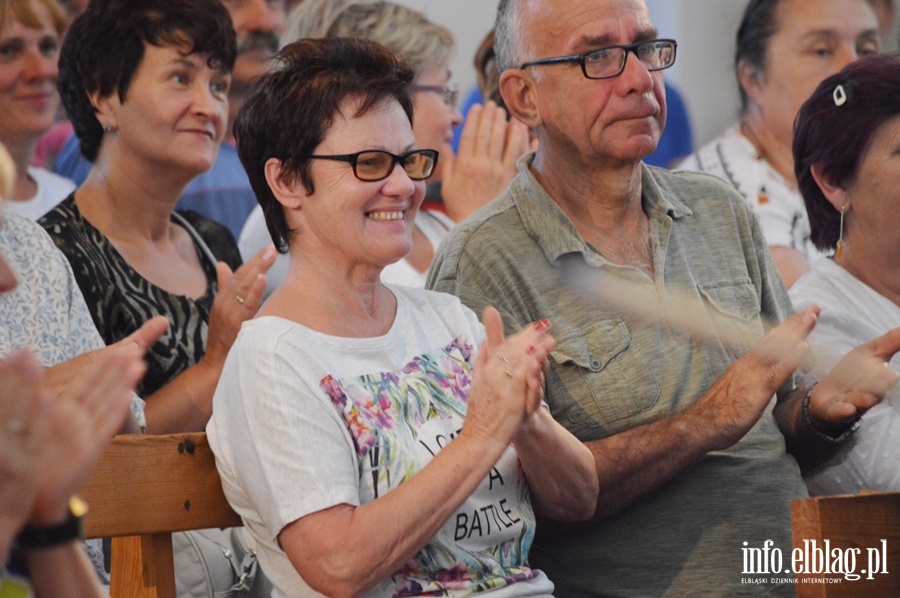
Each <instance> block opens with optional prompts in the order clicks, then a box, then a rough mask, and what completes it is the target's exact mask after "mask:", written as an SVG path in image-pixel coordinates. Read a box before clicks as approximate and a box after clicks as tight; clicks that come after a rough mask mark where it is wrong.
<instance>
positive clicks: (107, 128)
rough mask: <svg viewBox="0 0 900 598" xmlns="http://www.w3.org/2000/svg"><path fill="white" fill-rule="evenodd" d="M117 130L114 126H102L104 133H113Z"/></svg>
mask: <svg viewBox="0 0 900 598" xmlns="http://www.w3.org/2000/svg"><path fill="white" fill-rule="evenodd" d="M117 129H118V127H116V126H115V125H103V132H104V133H113V132H115V131H116V130H117Z"/></svg>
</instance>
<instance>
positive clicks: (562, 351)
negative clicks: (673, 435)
mask: <svg viewBox="0 0 900 598" xmlns="http://www.w3.org/2000/svg"><path fill="white" fill-rule="evenodd" d="M553 333H554V338H555V339H556V341H557V348H556V350H555V351H553V352H552V353H551V356H550V357H551V365H552V367H551V373H550V376H549V377H548V380H547V382H548V390H549V392H550V396H551V397H552V399H551V400H552V401H553V402H554V403H555V405H554V412H555V413H558V414H559V416H561V417H563V418H564V420H563V421H564V424H565V426H566V427H567V428H569V429H570V430H571V431H572V432H573V433H574V434H575V435H576V436H578V437H579V438H582V439H583V440H589V439H591V438H599V437H604V436H607V435H609V434H613V433H615V432H616V431H619V430H620V429H624V428H627V427H630V426H629V425H625V424H626V422H627V421H628V420H629V419H630V418H632V417H634V416H636V415H639V414H641V413H643V412H646V411H649V410H650V409H652V408H653V407H654V406H655V405H656V403H657V401H658V400H659V396H660V389H659V383H658V381H657V379H656V377H655V376H654V373H653V371H652V368H650V367H649V366H650V362H649V361H648V360H647V359H646V358H645V356H644V355H643V354H642V353H641V351H640V350H639V348H638V347H637V346H636V345H635V343H634V342H633V340H634V339H633V338H632V335H631V331H630V330H629V329H628V326H627V325H626V324H625V322H623V321H622V320H616V319H612V320H600V321H597V322H595V323H593V324H592V325H591V326H589V327H588V328H587V329H582V330H573V331H572V332H571V333H569V334H566V333H565V332H561V331H559V330H554V331H553ZM560 403H562V404H560Z"/></svg>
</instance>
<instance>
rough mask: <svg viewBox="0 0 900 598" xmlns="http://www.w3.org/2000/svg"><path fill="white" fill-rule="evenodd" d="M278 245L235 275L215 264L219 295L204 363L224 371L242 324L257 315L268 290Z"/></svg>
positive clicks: (238, 270)
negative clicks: (267, 273)
mask: <svg viewBox="0 0 900 598" xmlns="http://www.w3.org/2000/svg"><path fill="white" fill-rule="evenodd" d="M275 255H276V251H275V246H274V245H269V246H268V247H266V248H264V249H262V250H261V251H260V252H259V253H257V254H256V255H255V256H253V257H252V258H251V259H250V260H249V261H248V262H247V263H245V264H244V265H242V266H241V267H240V268H238V269H237V271H235V272H234V273H233V274H232V272H231V269H230V268H229V267H228V266H227V265H226V264H225V263H224V262H219V263H218V264H216V274H217V275H218V289H219V290H218V293H217V294H216V298H215V300H214V301H213V306H212V310H210V314H209V334H208V337H207V344H206V354H205V355H204V356H203V361H204V362H205V363H207V364H209V365H212V366H213V367H215V368H216V369H217V370H218V369H221V368H222V365H223V364H224V363H225V357H226V356H227V355H228V351H229V349H231V345H232V344H233V343H234V339H235V338H237V334H238V332H239V331H240V329H241V324H243V323H244V321H245V320H249V319H250V318H252V317H253V316H255V315H256V312H257V310H258V309H259V304H260V301H261V300H262V296H263V291H265V288H266V276H265V275H266V272H267V271H268V270H269V268H271V267H272V264H274V263H275Z"/></svg>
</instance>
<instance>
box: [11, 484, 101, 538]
mask: <svg viewBox="0 0 900 598" xmlns="http://www.w3.org/2000/svg"><path fill="white" fill-rule="evenodd" d="M85 513H87V505H86V504H85V502H84V501H83V500H81V499H80V498H78V497H77V496H73V497H72V498H70V499H69V514H68V516H67V517H66V519H65V520H64V521H62V522H61V523H57V524H54V525H26V526H25V527H24V528H22V531H21V532H19V535H18V536H16V546H18V547H19V548H20V549H21V550H39V549H42V548H52V547H54V546H59V545H60V544H67V543H69V542H73V541H75V540H80V539H81V520H82V519H83V518H84V514H85Z"/></svg>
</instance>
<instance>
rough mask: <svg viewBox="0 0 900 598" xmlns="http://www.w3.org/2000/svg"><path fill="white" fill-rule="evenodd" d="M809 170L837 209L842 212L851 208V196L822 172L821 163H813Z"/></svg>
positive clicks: (826, 197) (829, 201)
mask: <svg viewBox="0 0 900 598" xmlns="http://www.w3.org/2000/svg"><path fill="white" fill-rule="evenodd" d="M809 170H810V173H812V177H813V180H814V181H816V184H817V185H818V186H819V189H821V190H822V195H824V196H825V199H827V200H828V203H830V204H831V205H832V206H834V209H835V210H837V211H838V212H842V211H846V210H848V209H849V208H850V196H849V195H848V193H847V191H846V189H843V188H842V187H839V186H837V185H835V184H834V183H832V182H831V179H829V178H828V177H827V176H826V175H825V174H823V173H822V165H821V164H813V165H812V166H811V167H810V169H809Z"/></svg>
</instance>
